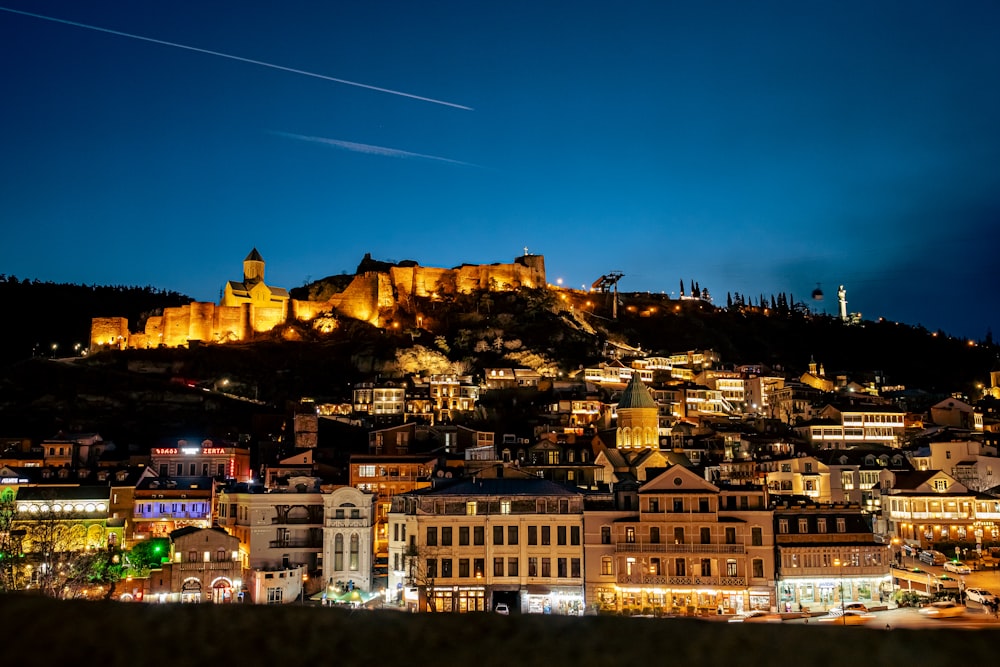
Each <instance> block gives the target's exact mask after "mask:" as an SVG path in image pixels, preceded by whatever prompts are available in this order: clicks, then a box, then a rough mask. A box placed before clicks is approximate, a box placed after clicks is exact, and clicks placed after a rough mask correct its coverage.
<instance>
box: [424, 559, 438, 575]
mask: <svg viewBox="0 0 1000 667" xmlns="http://www.w3.org/2000/svg"><path fill="white" fill-rule="evenodd" d="M437 574H438V562H437V558H428V559H427V578H428V579H433V578H434V577H436V576H437Z"/></svg>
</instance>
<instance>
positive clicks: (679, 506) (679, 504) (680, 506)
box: [674, 498, 684, 513]
mask: <svg viewBox="0 0 1000 667" xmlns="http://www.w3.org/2000/svg"><path fill="white" fill-rule="evenodd" d="M683 511H684V500H683V499H682V498H674V512H677V513H680V512H683Z"/></svg>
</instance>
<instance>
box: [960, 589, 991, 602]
mask: <svg viewBox="0 0 1000 667" xmlns="http://www.w3.org/2000/svg"><path fill="white" fill-rule="evenodd" d="M965 595H966V597H968V598H969V599H970V600H972V601H973V602H978V603H979V604H991V603H993V602H995V601H996V599H997V596H995V595H993V593H990V592H989V591H988V590H986V589H985V588H966V589H965Z"/></svg>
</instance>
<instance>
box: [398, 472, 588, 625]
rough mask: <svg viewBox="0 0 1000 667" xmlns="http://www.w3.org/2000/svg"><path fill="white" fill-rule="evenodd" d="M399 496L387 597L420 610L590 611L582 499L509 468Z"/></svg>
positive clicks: (545, 481)
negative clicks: (397, 593)
mask: <svg viewBox="0 0 1000 667" xmlns="http://www.w3.org/2000/svg"><path fill="white" fill-rule="evenodd" d="M492 474H495V475H498V476H497V477H484V476H478V477H475V478H464V479H456V480H451V481H450V483H446V484H441V485H439V486H436V487H434V488H430V489H424V490H421V491H413V492H410V493H405V494H401V495H398V496H396V497H395V498H394V499H393V504H392V511H391V512H390V513H389V526H390V535H389V559H390V560H389V589H390V591H392V590H397V588H398V589H399V590H401V591H403V593H404V594H403V602H404V603H405V604H406V605H408V606H409V608H411V609H412V610H414V611H417V610H420V611H423V610H427V609H430V608H433V609H435V610H437V611H454V612H470V611H486V610H490V609H493V608H495V606H496V605H497V604H499V603H504V604H507V605H508V606H509V607H510V608H516V609H519V610H521V611H522V612H525V613H555V614H580V613H582V612H583V555H584V553H583V536H582V533H583V494H581V493H579V492H576V491H573V490H570V489H568V488H567V487H565V486H562V485H559V484H555V483H553V482H549V481H547V480H543V479H539V478H537V477H534V476H530V475H525V474H524V473H519V472H518V471H514V470H511V469H509V468H500V469H499V470H496V471H494V472H493V473H492Z"/></svg>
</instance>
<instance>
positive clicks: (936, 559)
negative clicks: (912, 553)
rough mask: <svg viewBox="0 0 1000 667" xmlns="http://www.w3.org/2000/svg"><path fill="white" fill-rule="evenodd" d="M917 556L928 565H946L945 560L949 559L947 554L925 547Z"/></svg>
mask: <svg viewBox="0 0 1000 667" xmlns="http://www.w3.org/2000/svg"><path fill="white" fill-rule="evenodd" d="M917 558H919V559H920V560H921V561H923V562H924V563H927V564H928V565H944V564H945V561H947V560H948V557H947V556H945V555H944V554H943V553H941V552H940V551H935V550H934V549H924V550H923V551H921V552H920V555H919V556H917Z"/></svg>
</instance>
